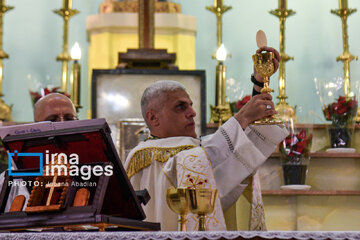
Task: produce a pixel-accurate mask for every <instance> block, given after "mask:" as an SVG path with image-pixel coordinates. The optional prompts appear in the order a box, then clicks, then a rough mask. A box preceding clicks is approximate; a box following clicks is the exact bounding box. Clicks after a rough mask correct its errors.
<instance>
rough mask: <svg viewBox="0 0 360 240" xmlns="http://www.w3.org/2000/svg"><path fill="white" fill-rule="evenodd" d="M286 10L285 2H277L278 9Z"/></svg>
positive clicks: (283, 0) (284, 0)
mask: <svg viewBox="0 0 360 240" xmlns="http://www.w3.org/2000/svg"><path fill="white" fill-rule="evenodd" d="M340 1H341V0H340ZM286 8H287V0H279V9H286Z"/></svg>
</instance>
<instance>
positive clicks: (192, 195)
mask: <svg viewBox="0 0 360 240" xmlns="http://www.w3.org/2000/svg"><path fill="white" fill-rule="evenodd" d="M187 192H188V196H189V204H190V211H191V212H192V213H194V214H196V215H197V217H198V219H199V229H198V230H199V231H206V228H205V217H206V215H207V214H210V213H212V212H213V211H214V207H215V203H216V197H217V194H218V190H217V189H206V188H199V189H187Z"/></svg>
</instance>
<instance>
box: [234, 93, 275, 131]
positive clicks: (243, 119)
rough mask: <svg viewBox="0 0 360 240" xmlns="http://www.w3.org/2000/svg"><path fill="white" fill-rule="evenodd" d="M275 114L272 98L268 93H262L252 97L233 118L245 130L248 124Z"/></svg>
mask: <svg viewBox="0 0 360 240" xmlns="http://www.w3.org/2000/svg"><path fill="white" fill-rule="evenodd" d="M276 113H277V112H276V111H275V107H274V103H273V101H272V96H271V95H270V94H269V93H262V94H258V95H256V96H253V97H252V98H251V99H250V101H249V102H247V103H246V104H245V105H244V106H243V107H242V108H241V109H240V111H239V112H237V113H236V114H235V115H234V117H235V119H236V120H237V121H238V122H239V123H240V125H241V127H242V128H243V129H245V128H246V127H247V126H248V125H249V124H251V123H253V122H254V121H256V120H259V119H262V118H264V117H269V116H272V115H274V114H276Z"/></svg>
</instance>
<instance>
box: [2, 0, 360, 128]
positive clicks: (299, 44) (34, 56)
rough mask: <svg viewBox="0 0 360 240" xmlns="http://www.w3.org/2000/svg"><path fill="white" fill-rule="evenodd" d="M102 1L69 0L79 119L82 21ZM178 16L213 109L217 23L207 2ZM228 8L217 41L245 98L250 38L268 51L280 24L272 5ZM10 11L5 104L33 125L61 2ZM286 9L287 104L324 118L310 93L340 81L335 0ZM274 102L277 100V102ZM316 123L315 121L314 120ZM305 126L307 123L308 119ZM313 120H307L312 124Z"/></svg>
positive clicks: (355, 65)
mask: <svg viewBox="0 0 360 240" xmlns="http://www.w3.org/2000/svg"><path fill="white" fill-rule="evenodd" d="M101 2H102V1H101V0H74V1H73V7H74V8H76V9H78V10H80V12H81V13H80V14H78V15H76V16H74V17H73V18H72V19H71V20H70V33H69V36H70V38H69V46H70V47H71V46H72V45H73V43H74V42H75V41H78V42H79V43H80V46H81V49H82V59H81V62H80V63H81V65H82V94H81V102H82V105H84V106H85V108H84V109H82V110H81V111H80V118H82V119H84V118H86V117H87V105H88V104H87V101H88V93H87V90H88V76H87V75H88V74H87V48H88V42H87V40H86V30H85V22H86V16H88V15H93V14H97V13H98V7H99V4H100V3H101ZM175 2H178V3H181V5H182V12H183V14H188V15H194V16H196V17H197V28H198V32H197V39H196V66H197V68H198V69H205V70H206V74H207V79H208V81H207V103H208V104H214V101H215V100H214V95H215V87H214V86H215V65H216V62H215V60H212V59H211V56H210V55H211V54H212V53H213V52H214V51H215V50H216V18H215V15H214V14H213V13H211V12H209V11H207V10H205V6H208V5H212V4H213V1H212V0H197V1H194V0H181V1H180V0H177V1H175ZM224 2H225V4H226V5H231V6H233V9H232V10H230V11H229V12H227V13H225V15H224V18H223V42H224V43H225V46H226V48H227V50H228V51H229V52H230V53H231V54H232V58H230V59H228V60H227V61H226V66H227V77H228V78H234V79H235V80H236V82H237V84H238V85H241V86H243V87H244V88H245V89H246V92H247V93H250V92H251V84H250V74H251V73H252V61H251V55H252V54H253V53H254V52H255V51H256V48H257V47H256V42H255V34H256V32H257V30H258V29H263V30H264V31H265V32H266V34H267V36H268V45H270V46H274V47H276V48H278V47H279V20H278V19H277V18H276V17H274V16H272V15H270V14H269V13H268V11H269V10H271V9H275V8H277V2H278V1H277V0H271V1H270V0H253V1H239V0H225V1H224ZM7 4H8V5H11V6H14V7H15V9H14V10H12V11H10V12H8V13H6V14H5V17H4V50H5V51H6V52H7V53H8V54H9V55H10V59H7V60H5V61H4V69H5V73H4V83H3V89H4V93H5V97H4V100H5V102H6V103H8V104H14V107H13V117H14V120H16V121H32V120H33V117H32V106H31V103H30V97H29V94H28V87H27V81H26V77H27V75H28V74H31V75H33V76H36V75H37V76H39V77H43V78H45V77H46V75H49V76H50V77H51V78H53V79H55V80H56V79H59V80H58V81H59V82H60V73H61V63H60V62H57V61H56V60H55V58H56V56H57V55H58V54H59V53H60V52H61V50H62V26H63V21H62V19H61V18H60V17H59V16H57V15H56V14H54V13H52V10H54V9H58V8H60V7H61V5H62V1H61V0H51V1H49V0H31V1H24V0H22V1H21V0H11V1H7ZM349 7H351V8H357V9H358V10H359V11H360V1H355V0H349ZM288 8H291V9H293V10H295V11H296V12H297V13H296V14H295V15H294V16H292V17H290V18H288V20H287V22H286V53H288V54H289V55H290V56H294V57H295V61H290V62H288V63H287V64H286V77H287V82H286V94H287V96H289V99H288V102H289V103H290V105H296V104H297V105H298V108H299V114H298V115H299V118H300V120H302V119H304V116H305V113H306V112H308V111H312V110H314V111H315V112H316V114H317V115H318V116H319V119H320V118H322V114H321V108H320V101H319V99H318V97H317V95H316V93H315V88H314V82H313V79H314V77H319V78H327V79H329V78H331V77H335V76H342V74H343V73H342V63H340V62H336V61H335V58H336V57H337V56H338V55H340V54H341V53H342V38H341V21H340V18H339V17H337V16H335V15H333V14H330V9H336V8H338V1H337V0H316V1H314V0H301V1H299V0H298V1H294V0H288ZM348 24H349V28H348V32H349V44H350V52H351V53H353V54H354V55H360V47H359V46H360V44H359V43H360V28H359V26H360V12H356V13H354V14H353V15H351V16H350V17H349V20H348ZM359 64H360V62H355V61H354V62H352V63H351V79H352V83H355V82H356V81H358V80H360V69H359ZM271 79H272V81H271V87H272V88H274V89H275V93H274V94H273V96H274V97H275V96H277V95H278V91H277V88H278V81H277V79H278V74H277V73H276V74H275V75H274V76H272V78H271ZM275 102H277V100H275ZM319 119H318V120H316V121H317V122H319V121H320V120H319ZM307 121H309V120H307ZM311 121H313V120H310V122H311Z"/></svg>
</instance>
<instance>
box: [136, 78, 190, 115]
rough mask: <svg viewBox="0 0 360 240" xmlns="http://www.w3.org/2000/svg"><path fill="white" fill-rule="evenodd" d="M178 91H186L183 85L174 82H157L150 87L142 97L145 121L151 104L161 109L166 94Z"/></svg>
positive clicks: (142, 111) (142, 110)
mask: <svg viewBox="0 0 360 240" xmlns="http://www.w3.org/2000/svg"><path fill="white" fill-rule="evenodd" d="M178 90H183V91H186V89H185V86H184V85H183V84H181V83H179V82H176V81H172V80H161V81H156V82H155V83H153V84H151V85H150V86H148V87H147V88H146V89H145V91H144V93H143V95H142V97H141V114H142V116H143V118H144V119H145V121H146V111H147V110H148V108H149V106H150V104H151V105H154V104H152V103H155V106H157V109H161V108H162V107H163V102H164V100H163V97H164V94H165V93H167V92H174V91H178ZM154 100H156V102H154Z"/></svg>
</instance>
